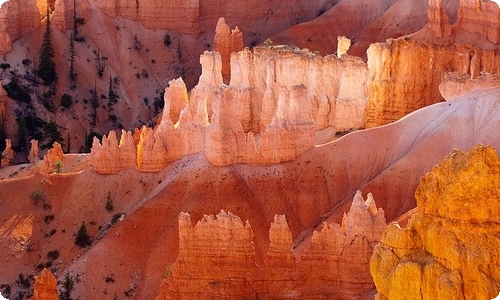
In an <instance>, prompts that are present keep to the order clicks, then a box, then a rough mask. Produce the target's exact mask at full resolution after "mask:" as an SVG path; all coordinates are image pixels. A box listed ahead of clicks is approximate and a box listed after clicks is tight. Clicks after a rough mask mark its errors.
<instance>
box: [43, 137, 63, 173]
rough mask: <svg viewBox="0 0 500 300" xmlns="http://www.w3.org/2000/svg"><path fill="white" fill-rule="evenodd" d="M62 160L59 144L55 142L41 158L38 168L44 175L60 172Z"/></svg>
mask: <svg viewBox="0 0 500 300" xmlns="http://www.w3.org/2000/svg"><path fill="white" fill-rule="evenodd" d="M63 159H64V153H63V151H62V148H61V144H59V143H58V142H55V143H54V144H53V145H52V148H50V149H49V150H48V151H47V154H45V155H44V156H43V161H42V164H41V165H40V168H41V170H42V172H45V173H54V172H61V171H62V169H61V168H64V166H63Z"/></svg>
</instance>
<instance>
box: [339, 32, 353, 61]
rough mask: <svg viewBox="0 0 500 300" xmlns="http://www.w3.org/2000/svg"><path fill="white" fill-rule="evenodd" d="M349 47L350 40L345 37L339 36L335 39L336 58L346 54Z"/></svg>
mask: <svg viewBox="0 0 500 300" xmlns="http://www.w3.org/2000/svg"><path fill="white" fill-rule="evenodd" d="M349 47H351V40H350V39H348V38H346V37H345V36H339V37H338V38H337V56H338V57H341V56H342V55H344V54H346V53H347V50H349Z"/></svg>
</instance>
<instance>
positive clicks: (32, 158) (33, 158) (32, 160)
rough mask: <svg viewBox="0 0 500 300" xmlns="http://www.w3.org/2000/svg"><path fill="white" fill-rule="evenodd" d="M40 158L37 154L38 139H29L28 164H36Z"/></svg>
mask: <svg viewBox="0 0 500 300" xmlns="http://www.w3.org/2000/svg"><path fill="white" fill-rule="evenodd" d="M39 160H40V157H39V156H38V140H31V148H30V154H29V155H28V161H29V162H30V164H36V163H37V162H38V161H39Z"/></svg>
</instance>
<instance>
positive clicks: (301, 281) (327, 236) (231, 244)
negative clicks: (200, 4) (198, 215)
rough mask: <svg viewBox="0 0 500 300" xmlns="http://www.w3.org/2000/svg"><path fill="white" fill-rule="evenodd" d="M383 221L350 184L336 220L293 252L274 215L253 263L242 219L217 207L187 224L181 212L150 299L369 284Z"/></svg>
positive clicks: (327, 291)
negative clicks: (172, 249)
mask: <svg viewBox="0 0 500 300" xmlns="http://www.w3.org/2000/svg"><path fill="white" fill-rule="evenodd" d="M385 225H386V223H385V218H384V211H383V210H382V209H380V208H379V209H377V208H376V206H375V202H374V201H373V198H372V196H371V194H369V195H368V199H367V201H366V202H365V201H364V200H363V198H362V196H361V192H358V193H357V194H356V196H355V197H354V200H353V204H352V206H351V210H350V211H349V213H348V214H346V215H345V216H344V218H343V221H342V226H339V225H338V224H324V225H323V229H322V230H321V231H318V232H315V233H314V235H313V237H312V239H311V241H310V244H309V246H308V247H307V248H306V249H305V250H304V252H303V253H302V255H301V256H300V257H296V256H295V255H294V253H293V245H292V235H291V233H290V230H289V228H288V224H287V221H286V219H285V216H283V215H276V216H275V217H274V222H273V223H272V224H271V229H270V231H269V249H268V251H267V256H266V260H265V261H264V264H263V265H261V266H258V265H256V264H255V257H254V246H253V242H252V240H253V238H254V236H253V232H252V228H251V226H250V224H249V223H248V221H247V222H246V223H245V224H244V223H243V222H242V221H241V219H240V218H239V217H237V216H235V215H233V214H231V213H225V212H224V211H222V212H221V213H220V214H218V215H217V217H216V218H214V217H213V216H205V217H204V218H203V219H202V220H201V221H199V222H198V223H197V224H196V226H194V227H193V225H192V223H191V218H190V216H189V214H186V213H181V214H180V215H179V255H178V257H177V260H176V262H174V264H173V265H172V266H171V267H170V274H169V276H168V277H167V278H166V279H165V280H164V281H163V283H162V285H161V288H160V293H159V295H158V297H157V298H156V299H157V300H163V299H180V298H182V299H189V298H190V297H194V295H196V297H198V298H200V297H201V298H202V299H205V298H210V297H213V296H217V298H218V299H236V298H238V299H242V298H245V297H252V298H253V297H262V298H264V299H283V298H287V297H293V298H300V299H332V298H335V299H340V298H342V299H350V298H355V297H357V296H359V295H361V294H363V293H364V292H366V291H367V290H370V289H372V288H373V282H372V280H371V277H370V273H369V266H368V262H369V257H370V255H371V253H372V249H373V246H374V244H375V243H376V242H377V241H378V240H379V239H380V236H381V234H382V232H383V229H384V228H385ZM354 266H355V267H354ZM353 268H355V269H356V271H355V272H352V273H351V272H347V270H353ZM319 270H321V271H319Z"/></svg>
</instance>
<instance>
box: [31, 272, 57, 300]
mask: <svg viewBox="0 0 500 300" xmlns="http://www.w3.org/2000/svg"><path fill="white" fill-rule="evenodd" d="M32 299H33V300H57V299H59V296H58V293H57V280H56V277H55V276H54V275H53V274H52V272H50V271H49V270H47V269H43V270H42V271H41V272H40V274H39V275H38V276H35V287H34V291H33V298H32Z"/></svg>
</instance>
